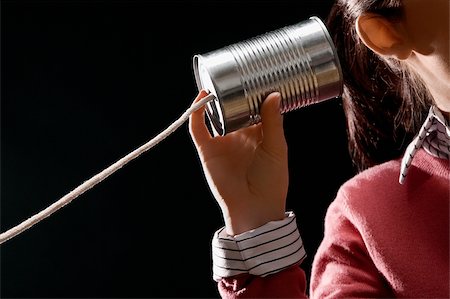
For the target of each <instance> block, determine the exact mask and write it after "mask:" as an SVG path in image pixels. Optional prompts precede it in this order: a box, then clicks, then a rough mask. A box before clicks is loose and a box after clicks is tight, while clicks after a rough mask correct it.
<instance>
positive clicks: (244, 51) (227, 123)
mask: <svg viewBox="0 0 450 299" xmlns="http://www.w3.org/2000/svg"><path fill="white" fill-rule="evenodd" d="M193 69H194V75H195V80H196V84H197V88H198V89H199V90H200V89H205V90H207V91H208V92H209V93H210V94H213V95H214V96H215V99H214V100H212V101H210V102H208V103H207V104H206V106H207V107H206V114H207V116H208V119H209V121H210V124H211V128H212V129H213V134H214V135H221V136H223V135H225V134H227V133H230V132H233V131H235V130H238V129H240V128H244V127H248V126H250V125H253V124H256V123H258V122H260V121H261V117H260V107H261V104H262V102H263V101H264V99H265V98H266V97H267V95H269V94H270V93H271V92H274V91H278V92H280V94H281V99H282V100H281V105H280V113H286V112H288V111H292V110H294V109H298V108H300V107H304V106H307V105H310V104H314V103H318V102H321V101H324V100H328V99H332V98H336V97H339V96H341V94H342V91H343V79H342V70H341V66H340V63H339V58H338V56H337V53H336V49H335V47H334V44H333V41H332V39H331V37H330V35H329V33H328V30H327V28H326V26H325V24H324V23H323V22H322V21H321V19H320V18H318V17H315V16H314V17H310V18H309V19H307V20H304V21H302V22H299V23H297V24H294V25H290V26H286V27H283V28H280V29H277V30H274V31H271V32H267V33H265V34H261V35H259V36H255V37H252V38H249V39H247V40H244V41H241V42H238V43H235V44H231V45H228V46H225V47H223V48H221V49H218V50H214V51H211V52H208V53H206V54H197V55H194V57H193Z"/></svg>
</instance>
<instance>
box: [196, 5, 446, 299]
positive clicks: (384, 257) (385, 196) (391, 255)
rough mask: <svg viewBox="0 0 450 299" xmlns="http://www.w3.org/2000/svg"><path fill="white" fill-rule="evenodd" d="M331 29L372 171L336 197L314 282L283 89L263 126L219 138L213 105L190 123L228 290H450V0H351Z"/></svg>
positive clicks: (320, 294) (357, 148) (318, 294)
mask: <svg viewBox="0 0 450 299" xmlns="http://www.w3.org/2000/svg"><path fill="white" fill-rule="evenodd" d="M328 28H329V30H330V32H331V33H332V35H333V37H334V42H335V45H336V47H337V49H338V55H339V57H340V59H341V64H342V67H343V73H344V85H345V87H344V93H343V97H342V100H343V103H344V109H345V113H346V117H347V124H348V134H349V141H350V142H349V147H350V151H351V153H352V157H353V159H354V162H355V164H356V165H357V166H358V167H359V170H360V172H359V173H358V174H357V175H356V176H355V177H353V178H351V179H350V180H348V181H347V182H345V183H344V184H343V185H342V186H341V188H340V190H339V191H338V193H337V195H336V198H335V200H334V201H333V202H332V203H331V205H330V206H329V208H328V211H327V215H326V217H325V232H324V238H323V240H322V242H321V245H320V246H319V249H318V251H317V252H316V253H315V254H314V261H313V267H312V274H311V278H310V280H309V281H307V279H306V277H305V273H304V271H303V269H302V268H301V262H302V260H303V259H304V257H305V252H306V251H305V249H304V248H303V245H302V241H301V238H300V234H299V232H298V229H297V226H296V221H295V215H294V213H293V212H290V211H286V210H285V208H286V195H287V189H288V162H287V145H286V140H285V138H284V132H283V116H282V115H280V113H279V110H278V107H279V101H280V96H279V94H278V93H273V94H271V95H269V96H268V97H267V98H266V99H265V101H264V103H263V105H262V110H261V117H262V122H261V123H260V124H258V125H255V126H252V127H249V128H245V129H241V130H239V131H237V132H233V133H230V134H228V135H226V136H223V137H215V138H212V137H211V136H210V134H209V132H208V129H207V127H206V125H205V123H204V117H203V113H204V110H203V109H201V110H198V111H197V112H195V113H194V114H192V115H191V118H190V125H189V128H190V133H191V136H192V139H193V141H194V144H195V147H196V149H197V151H198V154H199V157H200V161H201V164H202V167H203V170H204V173H205V176H206V178H207V181H208V184H209V187H210V188H211V190H212V192H213V194H214V196H215V198H216V200H217V202H218V203H219V205H220V207H221V210H222V214H223V219H224V223H225V225H224V227H223V228H221V229H219V230H218V231H217V232H216V234H215V235H214V238H213V244H212V249H213V272H214V279H215V280H216V281H217V282H218V288H219V291H220V294H221V296H222V297H224V298H261V297H266V298H269V297H270V298H274V297H284V298H295V297H298V298H301V297H311V298H341V297H378V298H380V297H385V298H392V297H409V298H448V297H449V296H450V294H449V281H450V280H449V198H450V196H449V190H450V184H449V181H450V167H449V155H450V126H449V118H450V67H449V1H448V0H427V1H424V0H338V1H336V3H335V4H334V6H333V8H332V10H331V12H330V15H329V19H328ZM205 95H206V93H205V92H203V91H202V92H200V93H199V95H198V97H197V99H196V100H199V99H200V98H203V97H204V96H205ZM308 285H309V286H308Z"/></svg>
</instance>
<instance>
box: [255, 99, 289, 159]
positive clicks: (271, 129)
mask: <svg viewBox="0 0 450 299" xmlns="http://www.w3.org/2000/svg"><path fill="white" fill-rule="evenodd" d="M280 102H281V95H280V93H279V92H273V93H271V94H269V95H268V96H267V98H266V99H265V100H264V102H263V103H262V107H261V121H262V129H263V145H264V148H265V149H266V150H268V151H271V152H279V151H280V150H281V151H285V150H286V139H285V136H284V128H283V115H282V114H281V113H280V104H281V103H280Z"/></svg>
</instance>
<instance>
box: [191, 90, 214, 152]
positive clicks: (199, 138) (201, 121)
mask: <svg viewBox="0 0 450 299" xmlns="http://www.w3.org/2000/svg"><path fill="white" fill-rule="evenodd" d="M207 95H208V93H207V92H206V91H205V90H201V91H200V92H199V93H198V95H197V97H196V98H195V99H194V101H193V103H196V102H198V101H200V100H201V99H203V98H204V97H205V96H207ZM189 133H190V134H191V137H192V139H193V141H194V143H195V144H200V143H202V142H204V141H206V140H209V139H210V138H211V135H210V133H209V131H208V128H207V126H206V124H205V107H204V106H203V107H201V108H199V109H198V110H196V111H194V112H193V113H192V114H191V115H190V116H189Z"/></svg>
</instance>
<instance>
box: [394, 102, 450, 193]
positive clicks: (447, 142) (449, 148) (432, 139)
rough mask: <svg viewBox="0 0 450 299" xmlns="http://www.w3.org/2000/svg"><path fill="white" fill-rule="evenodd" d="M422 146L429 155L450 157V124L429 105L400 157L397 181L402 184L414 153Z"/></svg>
mask: <svg viewBox="0 0 450 299" xmlns="http://www.w3.org/2000/svg"><path fill="white" fill-rule="evenodd" d="M420 148H423V149H424V150H425V151H427V152H428V153H429V154H430V155H432V156H434V157H437V158H441V159H447V160H449V157H450V125H449V120H447V119H446V118H445V117H444V115H443V114H442V112H441V111H440V110H439V109H438V108H437V107H436V106H431V107H430V111H429V113H428V116H427V118H426V120H425V122H424V124H423V125H422V127H421V128H420V131H419V133H418V134H417V136H416V137H415V138H414V139H413V141H412V142H411V143H410V144H409V145H408V147H407V148H406V151H405V154H404V156H403V159H402V164H401V170H400V177H399V182H400V184H403V183H404V181H405V179H406V176H407V174H408V170H409V166H411V163H412V160H413V158H414V155H415V154H416V153H417V151H418V150H419V149H420Z"/></svg>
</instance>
